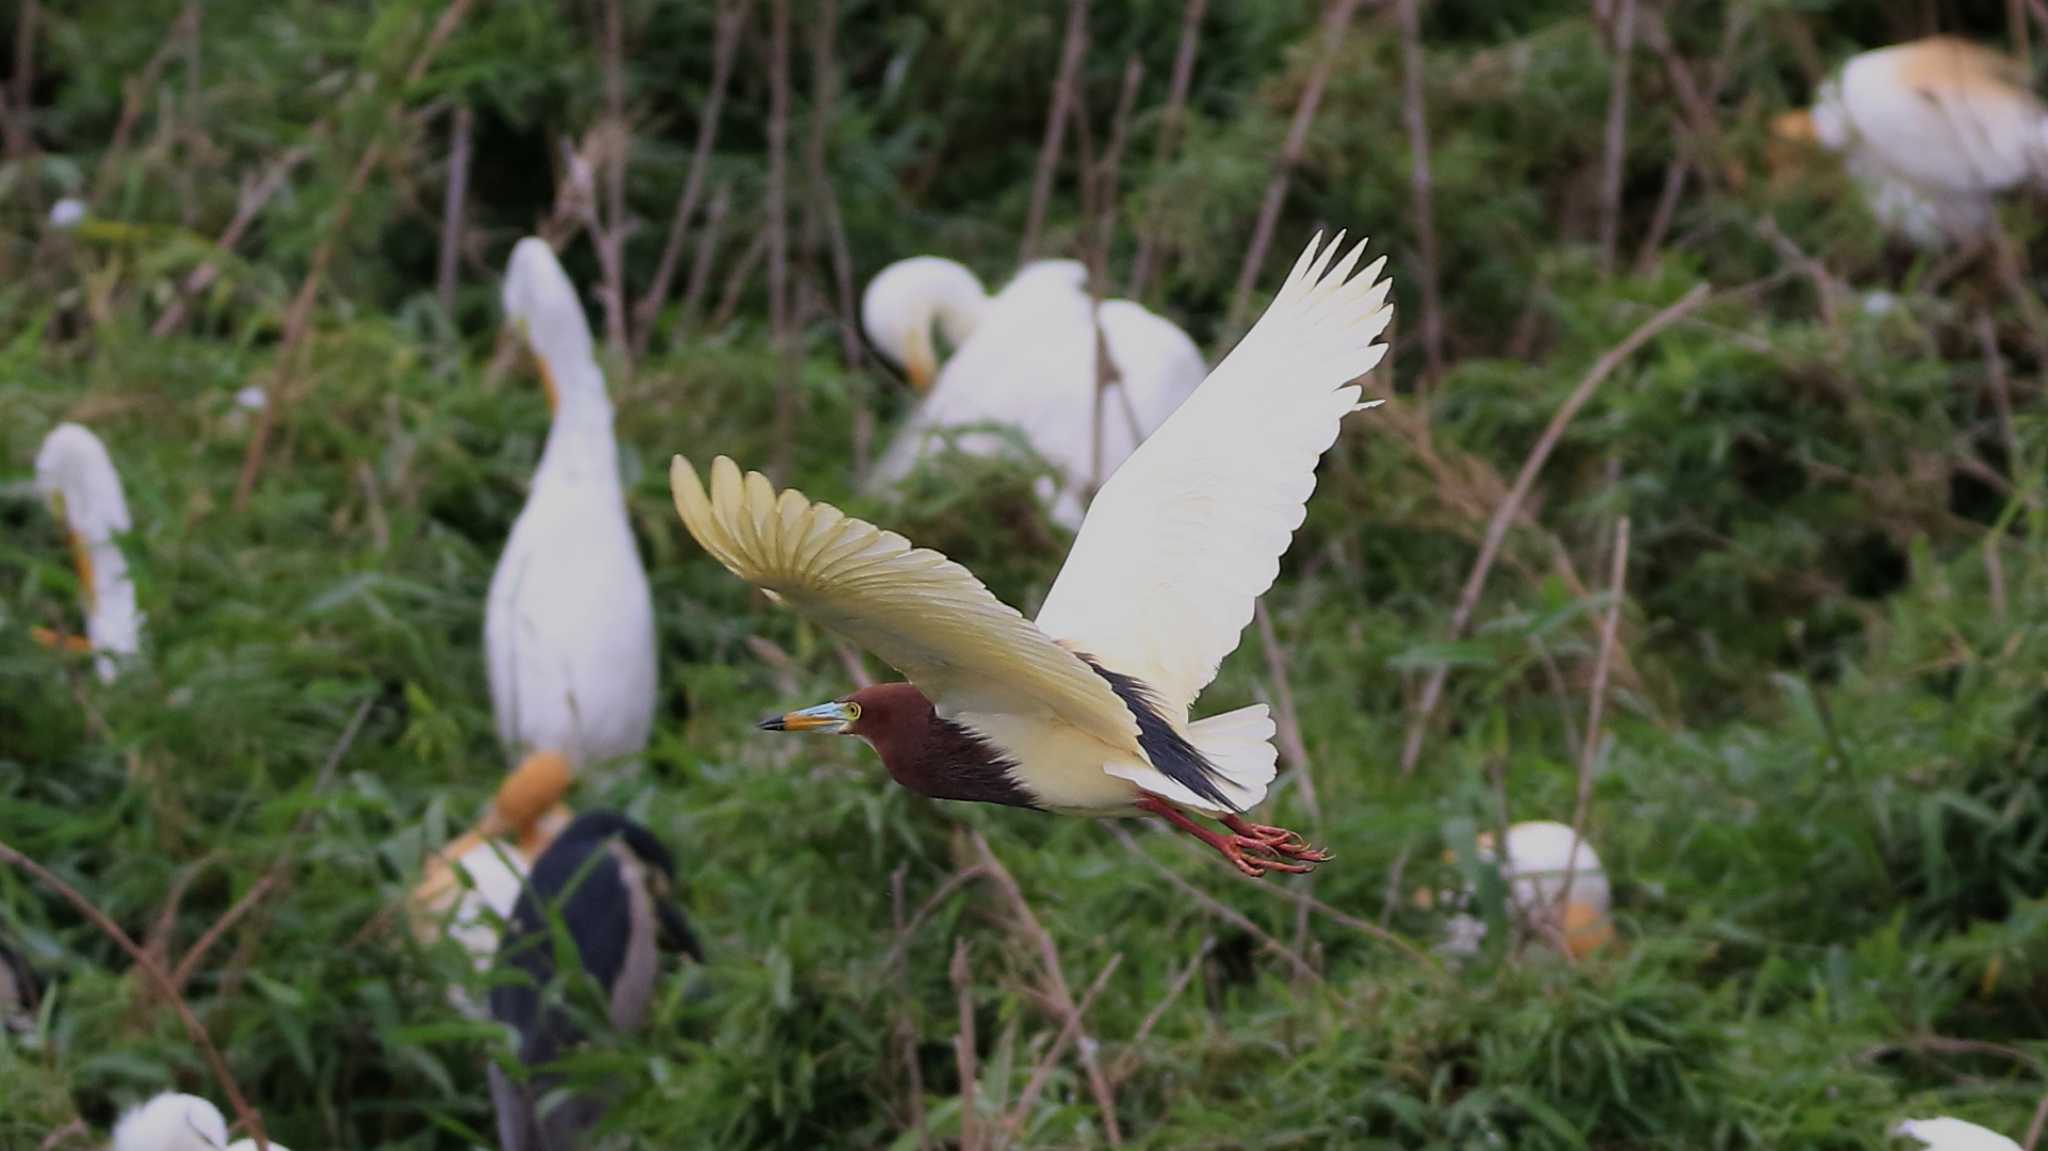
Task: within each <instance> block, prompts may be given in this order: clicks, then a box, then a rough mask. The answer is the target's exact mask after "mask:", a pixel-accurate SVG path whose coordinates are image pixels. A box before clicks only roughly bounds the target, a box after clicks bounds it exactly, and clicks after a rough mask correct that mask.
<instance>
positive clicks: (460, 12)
mask: <svg viewBox="0 0 2048 1151" xmlns="http://www.w3.org/2000/svg"><path fill="white" fill-rule="evenodd" d="M472 3H473V0H448V6H447V7H446V8H443V9H442V10H441V18H440V19H439V20H437V21H435V22H434V27H433V29H432V30H431V31H430V32H428V33H427V39H426V43H425V44H423V45H421V47H420V50H419V53H418V54H417V55H416V56H415V57H414V58H413V62H412V67H410V68H408V69H407V70H406V75H405V81H406V87H408V88H410V87H412V86H414V85H416V84H418V83H419V82H420V80H421V79H423V78H424V77H425V76H426V73H427V66H428V65H429V64H430V63H432V62H433V58H434V56H435V54H436V53H438V52H439V51H440V49H441V45H442V44H444V43H446V42H447V39H448V37H449V36H450V35H452V34H453V33H454V31H455V28H456V25H458V24H460V23H461V22H462V18H463V16H464V15H465V14H466V13H467V12H468V11H469V8H470V5H471V4H472ZM382 151H383V141H382V140H381V139H376V140H372V141H371V142H370V145H369V146H368V147H367V148H364V149H363V155H362V158H361V159H359V160H358V161H357V162H356V167H355V171H354V172H352V173H350V174H349V181H348V185H347V187H346V188H344V189H343V191H342V194H341V199H340V201H339V202H338V203H337V204H336V206H335V211H334V218H333V219H332V220H331V221H329V222H328V225H327V230H326V232H325V233H324V234H323V235H322V236H321V237H320V243H319V246H318V247H316V248H314V249H313V261H312V266H311V267H309V268H308V269H307V270H306V278H305V279H304V280H303V281H302V282H300V284H299V291H298V294H297V295H295V296H294V297H292V303H291V308H290V309H289V310H288V311H287V312H286V313H285V322H284V335H283V337H282V338H281V339H280V340H279V342H278V349H277V355H276V364H277V367H276V370H275V373H274V375H273V377H272V385H271V388H270V397H269V402H268V403H266V404H264V405H263V411H262V413H261V414H260V415H259V416H258V417H257V420H256V429H255V431H254V432H253V433H252V434H251V435H250V437H249V447H248V449H247V450H246V451H245V452H244V453H243V455H242V472H241V475H240V476H239V477H238V478H237V479H236V480H235V502H234V507H235V512H236V514H238V515H239V514H241V513H242V512H245V511H247V510H248V507H249V497H250V496H251V495H252V494H253V493H254V492H255V490H256V478H257V476H258V475H259V474H261V472H262V470H263V457H264V451H265V449H266V448H267V447H268V446H269V443H270V437H271V434H272V431H273V429H274V428H275V427H276V426H277V421H278V419H279V413H280V412H282V411H283V410H284V409H285V406H286V405H287V404H288V403H289V402H290V400H291V394H290V393H291V389H290V383H291V375H292V368H293V362H294V360H295V358H296V356H295V353H296V352H297V351H298V347H299V343H300V341H302V340H303V339H304V338H305V335H306V330H307V327H308V324H309V321H310V320H311V319H312V315H313V302H314V300H315V299H316V298H317V297H318V295H319V292H320V282H321V280H322V278H323V277H325V276H326V274H327V265H328V264H329V263H330V262H331V261H332V260H333V259H334V248H335V245H336V243H337V242H338V241H339V240H340V238H341V233H342V231H343V229H345V228H346V227H347V226H348V218H349V212H350V211H351V210H352V209H353V208H354V206H355V203H356V201H357V200H359V199H361V198H362V193H363V188H364V186H365V185H366V184H368V183H369V179H370V173H371V172H373V171H375V170H376V167H377V162H378V159H379V157H380V155H381V153H382Z"/></svg>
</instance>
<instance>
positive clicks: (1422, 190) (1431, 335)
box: [1396, 0, 1444, 395]
mask: <svg viewBox="0 0 2048 1151" xmlns="http://www.w3.org/2000/svg"><path fill="white" fill-rule="evenodd" d="M1396 7H1397V8H1398V9H1399V16H1400V20H1401V119H1402V121H1403V122H1404V123H1405V124H1406V125H1407V128H1408V180H1409V195H1410V197H1411V200H1410V208H1409V210H1410V211H1411V212H1412V213H1413V214H1414V216H1415V221H1414V223H1415V248H1416V263H1415V279H1416V284H1417V286H1418V287H1419V288H1420V289H1421V291H1422V357H1423V365H1424V367H1423V375H1422V387H1421V391H1422V393H1423V394H1424V395H1427V394H1428V392H1429V389H1431V388H1432V387H1434V386H1435V385H1436V381H1437V380H1438V378H1439V377H1441V376H1442V375H1443V374H1444V309H1443V302H1442V301H1441V300H1440V299H1439V298H1438V295H1437V274H1436V273H1437V258H1436V223H1435V220H1434V213H1433V212H1432V210H1431V208H1430V202H1431V199H1432V197H1431V195H1430V179H1429V121H1428V118H1427V116H1426V115H1425V114H1424V106H1423V95H1422V86H1423V75H1422V73H1423V65H1424V61H1423V56H1422V0H1397V5H1396Z"/></svg>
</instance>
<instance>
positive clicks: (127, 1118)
mask: <svg viewBox="0 0 2048 1151" xmlns="http://www.w3.org/2000/svg"><path fill="white" fill-rule="evenodd" d="M227 1141H228V1124H227V1120H226V1119H224V1118H222V1117H221V1113H220V1108H218V1107H215V1106H214V1105H213V1104H212V1103H209V1102H207V1101H206V1100H204V1099H201V1098H200V1097H199V1096H197V1095H180V1094H178V1093H177V1092H174V1091H166V1092H164V1093H163V1094H161V1095H156V1096H153V1097H152V1098H150V1100H149V1101H148V1102H146V1103H144V1104H142V1106H140V1107H137V1108H135V1109H133V1110H131V1111H129V1112H127V1113H125V1114H123V1115H122V1116H121V1118H120V1121H119V1122H117V1123H115V1124H114V1142H113V1146H112V1148H111V1151H221V1148H222V1147H224V1146H226V1144H227Z"/></svg>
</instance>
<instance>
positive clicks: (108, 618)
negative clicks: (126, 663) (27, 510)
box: [36, 424, 142, 683]
mask: <svg viewBox="0 0 2048 1151" xmlns="http://www.w3.org/2000/svg"><path fill="white" fill-rule="evenodd" d="M36 491H38V492H40V493H41V494H42V496H43V498H44V499H45V500H47V501H48V502H49V504H50V511H51V512H52V514H54V515H55V516H56V517H57V518H58V519H59V520H61V521H63V523H64V530H65V534H66V535H67V536H68V537H69V538H70V540H71V562H72V566H74V567H75V568H76V569H77V570H78V594H79V597H80V598H81V599H83V600H84V603H85V636H84V638H83V639H82V640H81V639H79V638H78V637H74V636H58V635H55V634H54V633H51V632H47V631H41V630H38V632H37V633H36V638H37V639H38V640H39V641H41V642H43V643H45V644H48V645H51V646H61V647H65V648H68V649H71V650H74V651H92V652H96V653H98V654H97V656H96V657H95V658H94V660H93V666H94V669H95V670H96V671H97V672H98V674H99V677H100V681H101V682H102V683H112V682H113V681H114V678H115V677H116V676H117V675H119V674H120V661H121V660H122V659H124V658H127V657H131V656H133V655H134V654H135V653H136V652H137V651H138V650H139V649H140V647H141V644H142V615H141V613H140V612H138V611H136V609H135V583H134V581H132V580H130V579H129V578H128V561H127V559H126V558H124V557H123V556H122V555H121V545H120V542H119V541H118V540H117V539H116V538H115V537H116V536H117V535H119V534H122V533H125V532H127V531H128V530H129V529H130V527H131V524H130V521H129V519H128V499H127V497H126V496H124V495H123V494H122V492H121V476H120V473H118V472H116V471H115V470H114V461H113V459H112V458H111V457H109V456H108V455H107V448H106V445H104V444H102V443H100V438H99V437H98V436H96V435H93V434H92V433H91V432H89V431H87V430H86V429H85V428H82V427H80V426H79V425H77V424H59V425H57V427H56V428H54V429H52V430H51V432H50V434H49V435H47V436H45V437H43V445H42V447H41V448H40V449H38V450H37V452H36Z"/></svg>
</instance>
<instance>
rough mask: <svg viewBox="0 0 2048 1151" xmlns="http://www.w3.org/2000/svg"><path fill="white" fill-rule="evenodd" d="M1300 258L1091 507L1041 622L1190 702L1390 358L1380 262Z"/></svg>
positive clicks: (1175, 700) (1270, 573) (1316, 252)
mask: <svg viewBox="0 0 2048 1151" xmlns="http://www.w3.org/2000/svg"><path fill="white" fill-rule="evenodd" d="M1320 240H1321V237H1320V236H1319V237H1317V240H1315V241H1311V242H1310V244H1309V246H1308V250H1307V251H1305V252H1303V253H1302V255H1301V259H1300V260H1298V261H1296V262H1295V265H1294V271H1293V273H1292V274H1290V275H1289V276H1288V278H1287V282H1286V284H1284V285H1283V286H1282V287H1281V289H1280V294H1279V295H1278V296H1276V297H1274V299H1273V303H1272V305H1271V306H1270V307H1268V308H1267V309H1266V314H1265V315H1264V316H1262V317H1260V319H1259V322H1258V323H1257V324H1255V325H1253V327H1252V330H1251V332H1250V333H1249V334H1247V335H1246V336H1245V338H1244V340H1243V341H1242V342H1241V343H1239V344H1238V346H1237V348H1236V349H1235V350H1234V351H1232V352H1231V353H1230V355H1229V356H1228V357H1227V358H1226V359H1224V361H1223V363H1221V364H1220V365H1218V366H1217V368H1216V370H1215V371H1213V372H1211V373H1210V374H1209V378H1208V379H1207V380H1205V381H1203V382H1202V385H1201V387H1199V388H1197V389H1195V394H1194V395H1192V396H1190V397H1188V399H1187V401H1186V402H1185V403H1183V404H1182V405H1181V406H1180V407H1179V409H1177V410H1176V411H1175V412H1174V413H1173V415H1172V416H1171V417H1170V418H1168V419H1167V421H1166V423H1165V424H1163V425H1162V426H1161V427H1160V428H1159V430H1158V431H1156V432H1154V433H1153V434H1152V436H1151V437H1150V438H1149V439H1147V440H1146V441H1145V442H1144V443H1143V444H1141V445H1139V447H1138V450H1137V451H1135V452H1133V453H1131V456H1130V458H1129V459H1127V460H1125V461H1124V464H1123V466H1122V467H1120V468H1118V469H1117V471H1116V474H1114V475H1112V476H1111V477H1110V479H1109V482H1108V483H1106V484H1104V485H1103V488H1102V491H1101V493H1100V494H1098V495H1097V496H1096V497H1095V502H1094V504H1093V505H1092V506H1091V507H1090V508H1089V511H1088V518H1087V521H1086V522H1085V523H1083V524H1082V525H1081V534H1080V536H1079V537H1078V538H1077V539H1075V541H1074V550H1073V551H1072V552H1070V553H1069V554H1068V556H1067V563H1066V566H1065V567H1064V568H1062V569H1061V571H1060V574H1059V578H1058V579H1057V580H1056V581H1054V583H1053V586H1052V592H1051V593H1050V594H1049V595H1047V596H1046V600H1045V606H1044V608H1043V609H1042V610H1040V611H1039V613H1038V626H1039V627H1040V628H1041V629H1042V630H1043V631H1044V632H1045V633H1046V634H1047V635H1050V636H1052V637H1053V638H1054V639H1057V640H1060V641H1062V642H1064V643H1068V644H1071V645H1073V646H1074V647H1075V648H1077V649H1079V650H1082V651H1086V652H1087V653H1088V654H1089V655H1090V656H1091V657H1093V658H1095V659H1097V660H1099V661H1100V662H1101V663H1102V665H1103V666H1104V667H1108V668H1112V669H1114V670H1116V671H1118V672H1121V673H1123V674H1125V675H1132V676H1136V677H1138V678H1139V679H1140V680H1142V681H1144V682H1145V683H1146V684H1147V685H1149V686H1150V687H1151V688H1152V690H1153V691H1154V693H1156V695H1157V697H1158V699H1159V702H1160V704H1161V705H1162V707H1163V708H1164V709H1166V711H1167V714H1169V715H1172V714H1176V713H1179V712H1182V711H1183V710H1184V709H1185V708H1186V707H1187V706H1188V705H1189V704H1190V703H1192V702H1194V698H1195V696H1196V695H1197V694H1199V693H1200V692H1201V690H1202V688H1203V687H1205V686H1206V685H1207V684H1208V683H1209V681H1210V680H1211V679H1214V678H1215V676H1216V667H1217V665H1218V664H1220V663H1221V662H1222V661H1223V657H1224V656H1226V655H1229V654H1230V653H1231V651H1233V650H1234V649H1235V648H1236V647H1237V641H1238V635H1239V633H1240V632H1242V631H1243V630H1244V625H1245V624H1247V623H1249V622H1251V618H1252V604H1253V602H1254V601H1255V600H1257V599H1258V597H1259V596H1260V595H1261V594H1262V593H1264V592H1265V590H1266V589H1267V588H1268V587H1271V586H1272V583H1273V577H1274V576H1275V575H1277V574H1278V573H1279V570H1280V556H1281V553H1283V552H1285V551H1286V550H1287V543H1288V540H1289V539H1290V538H1291V537H1292V536H1293V534H1294V529H1295V528H1297V527H1299V526H1300V525H1301V521H1302V518H1303V516H1304V515H1305V514H1306V512H1307V503H1308V497H1309V493H1310V492H1312V491H1314V490H1315V484H1316V475H1315V469H1316V460H1317V459H1318V458H1319V457H1320V456H1321V455H1322V454H1323V451H1324V450H1325V449H1327V448H1328V447H1329V446H1330V445H1331V444H1332V443H1334V442H1336V439H1337V428H1338V425H1339V423H1340V422H1341V421H1342V420H1343V418H1344V416H1345V415H1346V414H1347V413H1349V412H1351V411H1353V410H1354V409H1356V408H1358V407H1359V406H1360V405H1359V402H1358V398H1359V389H1358V387H1357V386H1356V385H1354V384H1353V383H1352V381H1353V380H1355V379H1357V378H1358V377H1359V376H1361V375H1364V374H1365V373H1366V372H1368V371H1370V370H1372V367H1373V365H1375V364H1377V363H1379V362H1380V358H1381V357H1382V356H1383V355H1385V354H1386V345H1385V344H1382V343H1378V342H1376V337H1378V336H1379V335H1380V333H1381V332H1383V331H1385V330H1386V327H1387V322H1388V320H1389V319H1390V318H1391V316H1392V309H1391V308H1390V307H1389V306H1388V305H1387V302H1386V300H1387V284H1386V282H1385V281H1378V282H1375V281H1376V280H1378V276H1379V271H1380V268H1381V266H1382V265H1383V264H1384V263H1385V262H1386V261H1385V260H1384V259H1381V260H1378V261H1375V262H1374V263H1373V264H1372V265H1371V266H1370V267H1368V268H1366V269H1365V270H1364V271H1363V272H1360V273H1359V274H1358V275H1356V276H1353V275H1351V273H1352V271H1353V269H1355V268H1356V267H1357V265H1358V261H1359V258H1360V256H1361V255H1363V253H1364V250H1365V245H1364V243H1362V242H1361V243H1360V244H1359V245H1358V246H1357V247H1355V248H1353V249H1352V250H1351V252H1350V254H1349V255H1347V256H1345V257H1344V259H1343V260H1342V262H1340V263H1338V264H1337V266H1336V267H1335V268H1332V267H1331V266H1330V264H1331V259H1332V257H1334V256H1335V255H1336V252H1337V248H1338V245H1339V244H1340V243H1341V242H1342V240H1343V237H1342V236H1341V235H1340V236H1338V237H1337V239H1335V240H1333V241H1331V242H1330V244H1329V246H1328V247H1321V248H1320V249H1319V244H1320Z"/></svg>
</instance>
